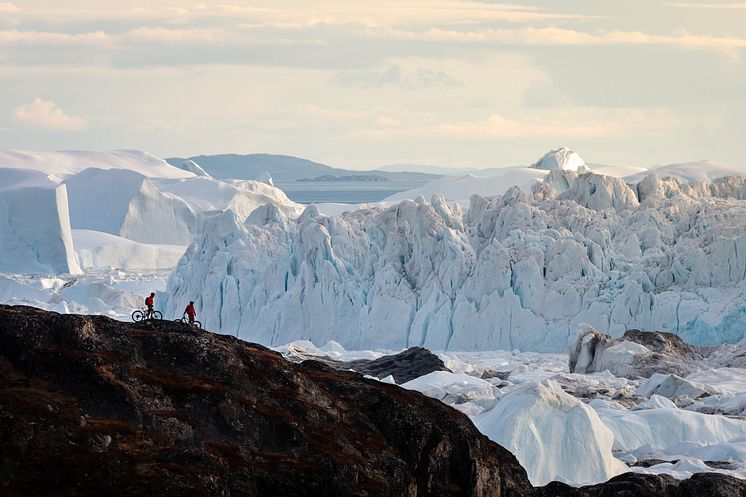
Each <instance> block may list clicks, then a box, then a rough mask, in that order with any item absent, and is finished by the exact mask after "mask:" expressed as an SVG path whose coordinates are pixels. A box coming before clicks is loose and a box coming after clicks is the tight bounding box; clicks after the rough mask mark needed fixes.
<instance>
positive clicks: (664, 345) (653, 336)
mask: <svg viewBox="0 0 746 497" xmlns="http://www.w3.org/2000/svg"><path fill="white" fill-rule="evenodd" d="M621 339H622V340H629V341H631V342H636V343H639V344H641V345H644V346H645V347H647V348H648V349H650V350H652V351H653V352H657V353H658V354H663V355H666V356H668V357H671V358H678V359H680V360H682V361H695V360H700V359H702V354H701V353H700V352H699V351H698V350H697V348H696V347H694V346H693V345H689V344H688V343H686V342H685V341H684V340H682V339H681V337H679V336H677V335H674V334H673V333H668V332H665V331H640V330H627V331H626V332H625V333H624V335H623V336H622V338H621Z"/></svg>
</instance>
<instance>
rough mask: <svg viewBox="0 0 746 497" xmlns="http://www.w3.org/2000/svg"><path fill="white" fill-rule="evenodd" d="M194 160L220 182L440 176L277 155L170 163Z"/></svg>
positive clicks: (201, 157) (175, 159)
mask: <svg viewBox="0 0 746 497" xmlns="http://www.w3.org/2000/svg"><path fill="white" fill-rule="evenodd" d="M187 160H192V161H194V162H196V163H197V164H199V165H200V166H201V167H202V168H203V169H204V170H205V171H207V173H208V174H210V175H211V176H213V177H215V178H219V179H252V180H256V179H260V178H262V176H263V175H264V173H265V172H267V173H269V174H270V175H271V176H272V179H273V181H274V182H275V183H284V182H292V181H298V180H301V179H304V178H314V177H318V176H325V175H328V176H370V175H376V176H380V177H383V178H386V180H388V181H401V182H421V183H422V184H424V183H427V182H428V181H431V180H433V179H435V178H438V177H439V175H437V174H427V173H420V172H392V171H378V170H374V171H356V170H351V169H342V168H337V167H332V166H327V165H325V164H320V163H318V162H313V161H310V160H307V159H301V158H299V157H293V156H290V155H275V154H247V155H239V154H220V155H198V156H195V157H188V158H179V157H173V158H169V159H166V161H167V162H168V163H169V164H171V165H173V166H176V167H181V165H182V164H183V163H184V162H185V161H187Z"/></svg>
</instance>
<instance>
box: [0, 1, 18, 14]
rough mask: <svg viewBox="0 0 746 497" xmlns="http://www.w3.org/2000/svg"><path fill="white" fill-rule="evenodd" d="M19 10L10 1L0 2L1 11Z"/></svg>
mask: <svg viewBox="0 0 746 497" xmlns="http://www.w3.org/2000/svg"><path fill="white" fill-rule="evenodd" d="M20 10H21V9H19V8H18V7H17V6H16V5H14V4H12V3H10V2H0V12H2V13H8V12H20Z"/></svg>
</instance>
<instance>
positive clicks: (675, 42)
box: [366, 27, 746, 52]
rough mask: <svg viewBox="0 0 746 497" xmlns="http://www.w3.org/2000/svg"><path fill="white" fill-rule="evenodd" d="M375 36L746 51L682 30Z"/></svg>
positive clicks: (740, 42) (744, 44)
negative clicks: (663, 31)
mask: <svg viewBox="0 0 746 497" xmlns="http://www.w3.org/2000/svg"><path fill="white" fill-rule="evenodd" d="M366 34H367V35H368V36H371V37H381V38H392V39H404V40H425V41H434V42H446V43H497V44H504V45H525V46H600V45H607V46H608V45H661V46H671V47H677V48H688V49H710V50H718V51H724V52H730V51H733V50H740V49H744V48H746V38H739V37H735V36H713V35H696V34H689V33H687V32H684V31H681V32H679V33H676V34H671V35H657V34H650V33H644V32H640V31H623V30H612V31H598V32H593V33H591V32H584V31H577V30H574V29H565V28H555V27H546V28H517V29H488V30H476V31H457V30H445V29H440V28H432V29H429V30H427V31H413V30H401V29H390V30H368V31H367V33H366Z"/></svg>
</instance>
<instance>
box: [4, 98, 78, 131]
mask: <svg viewBox="0 0 746 497" xmlns="http://www.w3.org/2000/svg"><path fill="white" fill-rule="evenodd" d="M15 119H16V122H18V123H20V124H23V125H24V126H28V127H30V128H37V129H47V130H61V131H78V130H82V129H85V128H87V127H88V121H86V120H85V119H84V118H82V117H73V116H68V115H67V114H65V113H64V111H63V110H62V109H60V108H59V107H58V106H57V104H55V103H54V102H52V101H51V100H43V99H41V98H38V97H37V98H35V99H34V101H33V102H31V103H30V104H25V105H19V106H18V107H16V108H15Z"/></svg>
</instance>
